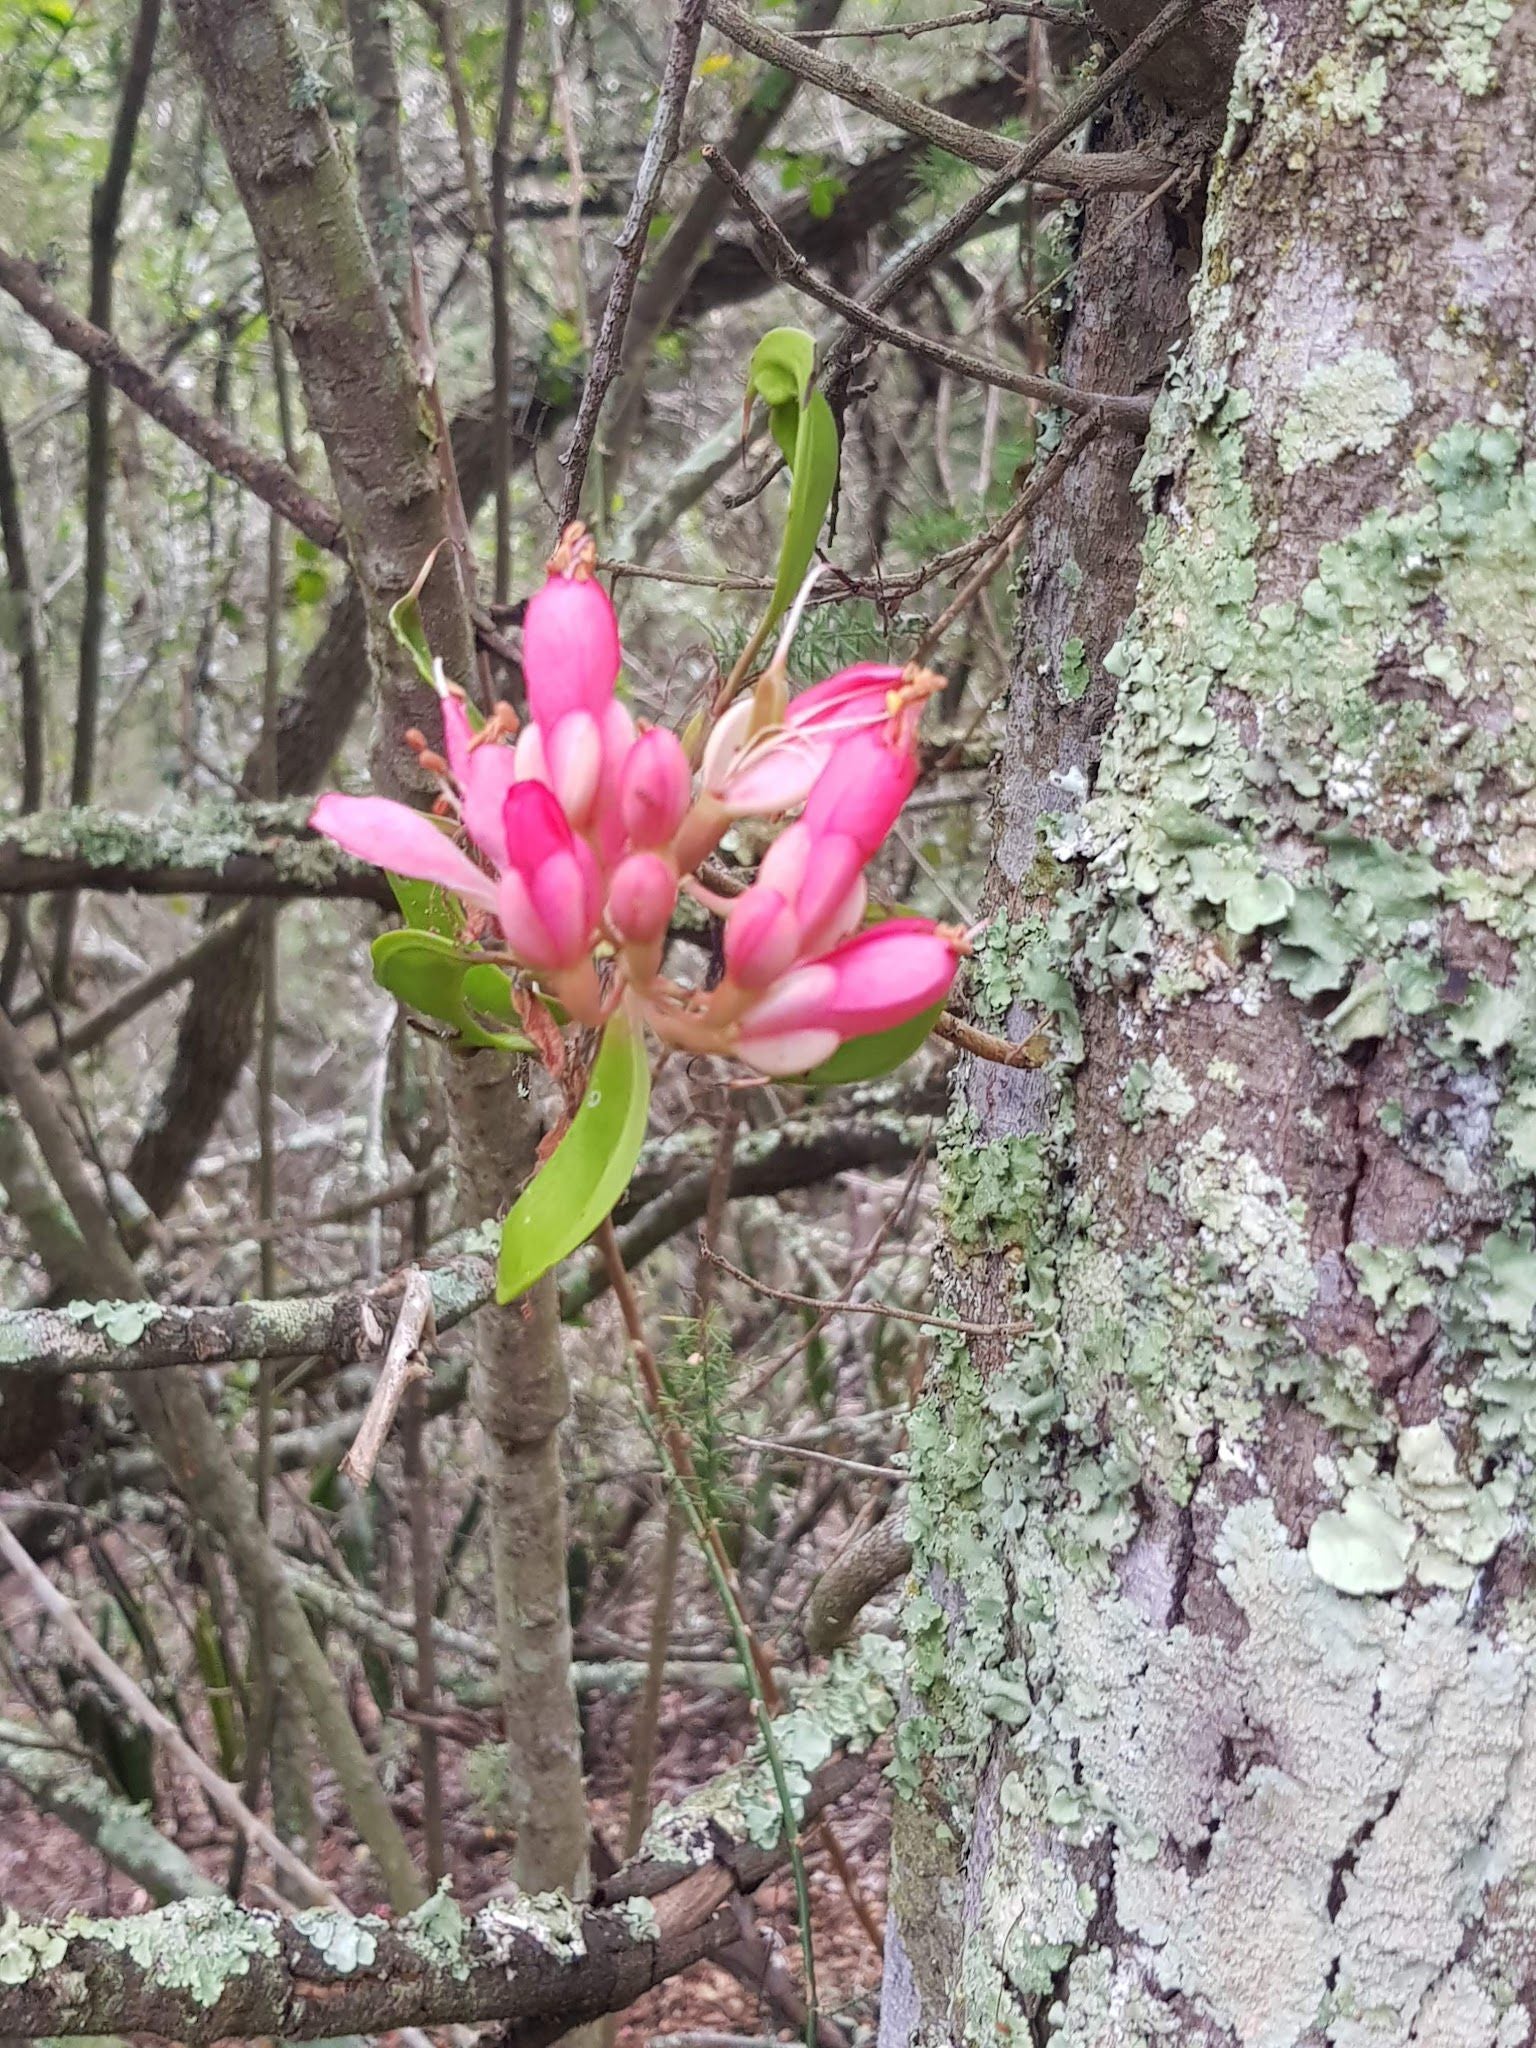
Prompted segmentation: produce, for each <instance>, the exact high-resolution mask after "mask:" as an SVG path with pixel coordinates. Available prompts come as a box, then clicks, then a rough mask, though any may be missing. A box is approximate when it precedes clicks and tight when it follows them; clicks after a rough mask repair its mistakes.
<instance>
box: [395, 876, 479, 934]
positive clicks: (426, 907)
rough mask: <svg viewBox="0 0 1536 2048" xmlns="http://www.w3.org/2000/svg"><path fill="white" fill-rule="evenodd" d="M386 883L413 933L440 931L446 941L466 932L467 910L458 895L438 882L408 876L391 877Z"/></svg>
mask: <svg viewBox="0 0 1536 2048" xmlns="http://www.w3.org/2000/svg"><path fill="white" fill-rule="evenodd" d="M385 880H386V881H387V882H388V883H389V886H390V888H391V890H392V891H393V892H394V898H395V901H396V902H397V903H398V904H399V906H400V915H401V916H402V917H403V918H404V919H405V921H406V923H407V925H409V926H410V928H411V930H412V931H414V932H438V933H440V934H441V936H442V937H443V938H445V939H452V938H456V937H457V935H458V934H459V933H460V932H461V931H463V929H464V910H463V906H462V905H461V904H460V902H459V899H458V898H457V896H450V895H449V893H448V891H447V890H446V889H444V888H443V887H442V886H441V885H440V884H439V883H437V882H418V881H415V880H413V879H412V878H411V877H410V876H409V875H391V874H389V873H388V871H387V870H386V873H385Z"/></svg>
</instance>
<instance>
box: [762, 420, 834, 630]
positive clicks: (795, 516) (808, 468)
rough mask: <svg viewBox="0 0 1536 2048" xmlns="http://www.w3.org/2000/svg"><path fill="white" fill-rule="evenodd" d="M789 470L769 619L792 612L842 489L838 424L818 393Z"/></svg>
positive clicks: (798, 433)
mask: <svg viewBox="0 0 1536 2048" xmlns="http://www.w3.org/2000/svg"><path fill="white" fill-rule="evenodd" d="M789 470H790V484H789V514H788V517H787V518H786V519H785V521H784V539H783V543H782V545H781V546H780V548H779V568H778V574H777V576H776V577H775V578H774V584H773V596H772V597H771V598H770V599H769V601H768V616H769V618H770V620H772V619H776V618H777V617H778V616H779V614H780V613H781V612H783V611H785V610H787V609H788V607H789V606H790V605H791V604H792V603H793V602H794V597H795V593H796V591H797V590H798V589H799V588H800V585H801V584H802V583H803V582H804V581H805V572H806V570H807V569H809V568H810V566H811V558H812V556H813V555H814V554H815V552H816V541H817V537H818V536H819V534H820V532H821V528H822V522H823V520H824V519H825V518H826V516H827V507H828V506H829V505H830V504H831V502H832V493H833V491H834V490H835V489H836V488H837V422H836V420H834V419H833V417H832V408H831V406H830V405H828V403H827V401H826V399H825V398H824V397H823V396H822V394H821V393H820V392H819V391H813V392H812V393H811V395H810V397H809V398H808V399H807V400H806V402H805V404H804V405H803V406H802V407H801V409H800V421H799V425H798V428H797V429H796V433H795V452H794V454H793V456H791V458H790V465H789Z"/></svg>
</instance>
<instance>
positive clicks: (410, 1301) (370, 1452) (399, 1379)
mask: <svg viewBox="0 0 1536 2048" xmlns="http://www.w3.org/2000/svg"><path fill="white" fill-rule="evenodd" d="M434 1335H435V1332H434V1330H433V1328H432V1282H431V1281H430V1280H429V1279H428V1277H427V1275H426V1274H425V1273H423V1272H422V1271H421V1269H420V1267H413V1268H412V1269H411V1271H410V1272H409V1273H407V1274H406V1276H405V1287H404V1290H403V1292H402V1294H401V1296H400V1313H399V1314H398V1315H397V1316H396V1317H395V1327H394V1328H393V1330H391V1331H390V1333H389V1349H388V1350H387V1351H386V1352H385V1354H384V1363H383V1364H382V1365H381V1366H380V1368H379V1383H378V1385H377V1386H376V1387H375V1388H374V1390H373V1398H372V1400H371V1401H370V1402H369V1403H368V1406H367V1409H366V1410H365V1411H364V1414H363V1420H362V1426H361V1428H360V1429H359V1430H358V1432H357V1436H356V1438H355V1439H354V1441H353V1445H352V1448H351V1450H350V1451H348V1452H347V1455H346V1456H345V1457H344V1458H343V1459H342V1461H341V1470H342V1471H343V1472H344V1473H345V1474H346V1475H347V1477H348V1478H349V1479H350V1480H351V1481H352V1483H353V1485H354V1486H358V1487H366V1486H367V1484H368V1482H369V1480H370V1479H372V1477H373V1468H374V1466H375V1465H377V1464H378V1462H379V1453H380V1451H382V1450H383V1448H384V1440H385V1438H386V1437H387V1436H388V1435H389V1431H390V1425H391V1424H392V1423H393V1421H394V1419H395V1411H396V1409H397V1408H398V1407H399V1406H400V1403H401V1402H402V1401H403V1400H404V1398H405V1395H406V1393H407V1391H408V1389H409V1388H410V1387H411V1385H412V1384H413V1382H415V1381H416V1380H423V1379H430V1378H431V1372H430V1369H429V1368H428V1367H427V1366H426V1365H425V1364H423V1362H422V1358H421V1347H422V1345H423V1344H430V1343H431V1341H432V1339H433V1336H434Z"/></svg>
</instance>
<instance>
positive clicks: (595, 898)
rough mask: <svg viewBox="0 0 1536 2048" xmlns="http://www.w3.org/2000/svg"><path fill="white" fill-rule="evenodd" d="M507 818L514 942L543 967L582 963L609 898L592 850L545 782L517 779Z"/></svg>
mask: <svg viewBox="0 0 1536 2048" xmlns="http://www.w3.org/2000/svg"><path fill="white" fill-rule="evenodd" d="M503 824H504V827H505V831H506V840H507V861H508V865H507V868H506V871H505V872H504V874H503V875H502V877H501V885H500V887H499V889H498V891H497V898H496V914H497V917H498V918H499V919H500V922H501V928H502V930H503V932H505V934H506V938H507V944H508V945H509V946H510V947H511V948H512V950H513V952H514V953H516V954H517V955H518V957H519V959H521V960H524V961H526V963H527V964H528V966H530V967H532V968H534V969H536V970H540V971H544V972H549V971H552V970H556V969H565V968H570V967H574V966H575V965H576V964H577V962H578V961H580V960H582V959H583V958H584V957H585V956H586V954H587V953H588V952H589V951H590V950H591V945H592V938H593V933H594V929H595V927H596V924H597V913H598V909H599V906H600V904H601V900H602V883H601V879H600V877H599V875H598V870H597V863H596V861H595V860H594V859H593V857H592V853H591V850H590V848H589V847H587V846H586V845H585V844H584V843H583V842H582V841H581V840H580V839H578V838H577V837H576V835H575V833H574V832H572V830H571V827H570V822H569V820H568V819H567V818H566V815H565V813H564V812H563V811H562V810H561V808H560V806H559V804H558V803H557V801H556V800H555V797H554V794H553V792H552V791H550V790H548V789H546V788H545V787H544V785H543V783H541V782H519V783H515V784H514V785H513V787H512V788H511V789H510V790H509V791H508V792H507V800H506V805H505V809H504V812H503Z"/></svg>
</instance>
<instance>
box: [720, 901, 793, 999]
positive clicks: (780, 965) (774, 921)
mask: <svg viewBox="0 0 1536 2048" xmlns="http://www.w3.org/2000/svg"><path fill="white" fill-rule="evenodd" d="M799 951H800V921H799V919H798V918H797V917H796V916H795V914H794V912H793V911H792V910H791V909H790V907H789V905H788V904H787V903H786V902H785V900H784V898H783V897H782V896H781V895H780V894H779V892H778V891H777V890H776V889H770V888H768V887H767V886H766V885H765V884H764V883H762V882H758V883H755V884H754V885H753V887H752V888H750V889H748V890H747V892H746V894H745V895H743V896H738V897H737V898H736V901H735V902H734V903H733V904H732V905H731V908H730V911H729V914H728V915H727V917H726V920H725V972H726V978H727V980H729V981H732V982H734V983H735V984H736V986H737V987H738V988H741V989H765V988H767V987H768V985H769V984H770V983H771V982H774V981H777V980H778V978H779V976H780V975H781V974H783V973H785V972H786V970H787V969H788V968H789V967H790V965H791V964H792V963H793V961H794V959H795V956H796V954H797V953H798V952H799Z"/></svg>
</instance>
